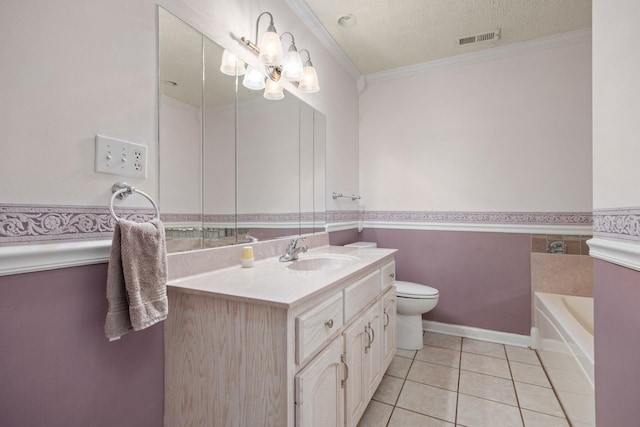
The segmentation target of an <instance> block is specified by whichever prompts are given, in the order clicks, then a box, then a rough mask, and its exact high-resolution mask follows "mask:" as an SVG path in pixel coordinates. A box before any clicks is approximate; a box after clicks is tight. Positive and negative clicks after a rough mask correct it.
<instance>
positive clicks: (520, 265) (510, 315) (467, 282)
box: [360, 228, 531, 335]
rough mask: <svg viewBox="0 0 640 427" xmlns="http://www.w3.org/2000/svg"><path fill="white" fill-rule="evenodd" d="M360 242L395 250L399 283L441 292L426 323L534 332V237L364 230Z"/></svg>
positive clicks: (516, 332) (525, 333)
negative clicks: (532, 275) (532, 253)
mask: <svg viewBox="0 0 640 427" xmlns="http://www.w3.org/2000/svg"><path fill="white" fill-rule="evenodd" d="M360 240H364V241H372V242H377V243H378V246H379V247H383V248H396V249H399V252H398V253H397V254H396V275H397V276H396V277H397V279H398V280H406V281H410V282H416V283H422V284H425V285H429V286H433V287H435V288H437V289H438V290H439V291H440V300H439V302H438V305H437V306H436V308H435V309H434V310H433V311H431V312H429V313H427V314H426V315H425V319H429V320H434V321H437V322H443V323H449V324H455V325H464V326H473V327H477V328H482V329H489V330H494V331H502V332H510V333H515V334H521V335H529V334H530V333H531V261H530V256H531V235H530V234H511V233H479V232H461V231H426V230H391V229H375V228H374V229H365V230H364V231H363V232H362V233H361V238H360Z"/></svg>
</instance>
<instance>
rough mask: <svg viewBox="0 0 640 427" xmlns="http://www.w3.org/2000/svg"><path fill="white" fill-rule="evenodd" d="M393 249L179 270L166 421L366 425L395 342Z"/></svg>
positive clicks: (169, 424) (168, 337)
mask: <svg viewBox="0 0 640 427" xmlns="http://www.w3.org/2000/svg"><path fill="white" fill-rule="evenodd" d="M394 253H395V250H394V249H379V248H376V249H354V248H345V247H335V246H323V247H320V248H317V249H313V250H310V251H309V252H308V253H307V254H304V255H301V256H300V259H299V260H298V261H293V262H287V263H283V262H278V260H277V258H273V259H268V260H264V261H258V262H256V264H255V268H240V267H239V266H237V267H230V268H226V269H222V270H217V271H213V272H209V273H205V274H200V275H197V276H190V277H185V278H182V279H178V280H173V281H171V282H169V284H168V286H169V288H168V293H169V317H168V319H167V320H166V322H165V426H166V427H177V426H205V425H206V426H213V425H215V426H238V427H242V426H274V427H280V426H290V427H293V426H301V427H302V426H328V427H336V426H356V425H357V423H358V421H359V420H360V417H361V416H362V413H363V412H364V410H365V408H366V407H367V404H368V403H369V400H370V399H371V397H372V395H373V393H374V392H375V390H376V388H377V387H378V385H379V384H380V381H381V380H382V376H383V374H384V372H385V370H386V369H387V367H388V366H389V363H390V362H391V360H392V358H393V356H394V354H395V331H396V325H395V318H396V317H395V316H396V308H395V303H396V300H395V298H396V297H395V287H394V286H393V285H394V277H395V263H394V260H393V254H394Z"/></svg>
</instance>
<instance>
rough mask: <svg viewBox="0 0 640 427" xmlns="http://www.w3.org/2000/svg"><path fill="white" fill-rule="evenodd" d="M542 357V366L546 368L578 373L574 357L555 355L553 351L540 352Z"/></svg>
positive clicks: (561, 354)
mask: <svg viewBox="0 0 640 427" xmlns="http://www.w3.org/2000/svg"><path fill="white" fill-rule="evenodd" d="M538 354H539V355H540V360H542V364H543V365H544V367H545V369H546V368H551V369H561V370H563V371H572V372H578V368H577V366H576V363H575V361H574V359H573V357H571V356H569V355H567V354H563V353H555V352H552V351H543V350H540V351H538Z"/></svg>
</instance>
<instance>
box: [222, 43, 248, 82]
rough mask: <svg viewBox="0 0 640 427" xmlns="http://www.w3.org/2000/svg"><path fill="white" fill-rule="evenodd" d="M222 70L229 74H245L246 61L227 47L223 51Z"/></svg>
mask: <svg viewBox="0 0 640 427" xmlns="http://www.w3.org/2000/svg"><path fill="white" fill-rule="evenodd" d="M220 71H221V72H222V74H226V75H228V76H241V75H243V74H244V61H242V60H241V59H238V57H237V56H235V55H234V54H233V53H231V52H229V51H228V50H227V49H225V50H224V52H222V62H221V64H220Z"/></svg>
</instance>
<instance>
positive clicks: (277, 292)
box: [167, 246, 397, 307]
mask: <svg viewBox="0 0 640 427" xmlns="http://www.w3.org/2000/svg"><path fill="white" fill-rule="evenodd" d="M395 252H397V249H382V248H362V249H360V248H347V247H344V246H322V247H319V248H315V249H310V250H309V251H308V252H307V253H301V254H300V255H299V256H298V257H299V260H304V259H307V258H317V257H323V256H324V257H327V256H335V257H345V258H347V257H348V258H350V259H353V263H351V264H349V265H347V266H345V267H341V268H337V269H332V270H318V271H300V270H292V269H290V268H287V267H288V266H289V265H291V264H292V263H295V262H296V261H290V262H280V261H278V258H277V257H276V258H269V259H265V260H262V261H256V263H255V267H253V268H242V267H241V266H240V260H239V259H238V265H236V266H233V267H228V268H224V269H220V270H214V271H211V272H207V273H203V274H198V275H194V276H188V277H183V278H180V279H175V280H171V281H169V282H168V283H167V286H168V287H170V288H174V289H179V290H182V291H184V292H188V293H196V294H200V295H209V296H213V297H223V298H228V299H233V300H245V301H246V300H249V301H253V302H261V303H264V304H269V305H276V306H283V307H290V306H292V305H295V304H296V303H299V302H302V301H303V300H305V299H307V298H309V297H311V296H313V295H316V294H317V293H319V292H322V291H323V290H325V289H326V288H327V287H330V286H331V285H333V284H336V283H338V282H340V281H342V280H344V279H347V278H349V277H350V276H353V275H356V274H357V273H358V272H360V271H361V270H363V269H366V268H367V267H371V266H373V265H375V264H377V263H380V264H382V263H381V261H383V260H384V261H385V263H386V262H389V261H391V260H392V256H393V254H394V253H395ZM387 258H388V259H387Z"/></svg>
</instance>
